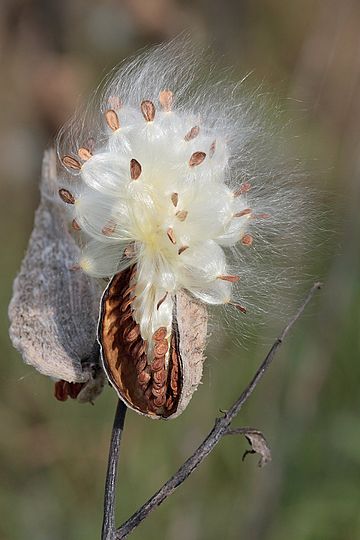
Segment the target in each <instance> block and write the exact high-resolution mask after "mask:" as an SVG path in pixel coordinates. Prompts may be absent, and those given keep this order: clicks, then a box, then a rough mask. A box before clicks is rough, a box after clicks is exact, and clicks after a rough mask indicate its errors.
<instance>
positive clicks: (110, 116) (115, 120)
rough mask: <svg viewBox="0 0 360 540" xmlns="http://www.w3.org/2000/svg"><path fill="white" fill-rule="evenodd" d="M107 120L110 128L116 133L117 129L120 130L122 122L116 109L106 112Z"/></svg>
mask: <svg viewBox="0 0 360 540" xmlns="http://www.w3.org/2000/svg"><path fill="white" fill-rule="evenodd" d="M105 120H106V123H107V125H108V126H109V128H110V129H112V131H116V130H117V129H119V127H120V121H119V117H118V115H117V113H116V112H115V111H114V109H108V110H107V111H106V112H105Z"/></svg>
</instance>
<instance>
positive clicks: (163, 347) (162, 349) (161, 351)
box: [154, 340, 169, 358]
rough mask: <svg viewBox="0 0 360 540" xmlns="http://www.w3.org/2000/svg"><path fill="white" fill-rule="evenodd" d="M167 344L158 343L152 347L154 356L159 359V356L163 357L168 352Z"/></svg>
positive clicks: (165, 342)
mask: <svg viewBox="0 0 360 540" xmlns="http://www.w3.org/2000/svg"><path fill="white" fill-rule="evenodd" d="M168 346H169V345H168V342H167V341H165V340H164V341H158V342H157V343H156V345H155V347H154V356H156V357H157V358H159V357H160V356H164V355H165V354H166V353H167V350H168Z"/></svg>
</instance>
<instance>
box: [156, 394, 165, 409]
mask: <svg viewBox="0 0 360 540" xmlns="http://www.w3.org/2000/svg"><path fill="white" fill-rule="evenodd" d="M165 402H166V395H163V396H159V397H157V398H156V399H154V405H155V406H156V407H163V406H164V405H165Z"/></svg>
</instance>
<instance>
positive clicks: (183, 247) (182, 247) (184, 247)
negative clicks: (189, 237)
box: [178, 246, 189, 255]
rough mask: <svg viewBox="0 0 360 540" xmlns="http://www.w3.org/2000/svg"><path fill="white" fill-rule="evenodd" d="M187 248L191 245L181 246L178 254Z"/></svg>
mask: <svg viewBox="0 0 360 540" xmlns="http://www.w3.org/2000/svg"><path fill="white" fill-rule="evenodd" d="M187 249H189V246H181V248H179V250H178V255H181V254H182V253H184V251H186V250H187Z"/></svg>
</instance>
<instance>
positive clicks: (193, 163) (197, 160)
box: [189, 152, 206, 167]
mask: <svg viewBox="0 0 360 540" xmlns="http://www.w3.org/2000/svg"><path fill="white" fill-rule="evenodd" d="M205 158H206V154H205V152H194V153H193V154H192V156H191V157H190V160H189V165H190V167H197V166H198V165H200V164H201V163H202V162H203V161H204V159H205Z"/></svg>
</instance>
